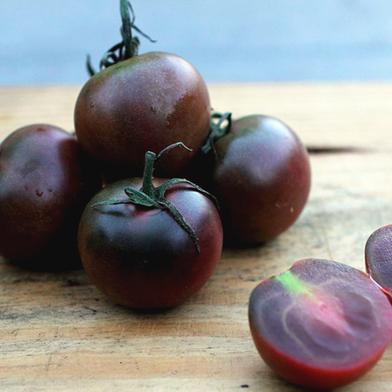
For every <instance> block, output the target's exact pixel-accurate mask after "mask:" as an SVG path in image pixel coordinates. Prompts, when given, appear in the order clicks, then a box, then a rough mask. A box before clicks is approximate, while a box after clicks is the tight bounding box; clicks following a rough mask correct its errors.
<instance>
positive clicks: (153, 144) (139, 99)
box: [75, 0, 210, 177]
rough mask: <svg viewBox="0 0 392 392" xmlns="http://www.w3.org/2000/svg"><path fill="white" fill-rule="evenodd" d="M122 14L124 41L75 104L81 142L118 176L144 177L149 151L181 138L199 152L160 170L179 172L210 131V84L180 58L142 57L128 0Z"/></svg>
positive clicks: (175, 157) (176, 157) (173, 158)
mask: <svg viewBox="0 0 392 392" xmlns="http://www.w3.org/2000/svg"><path fill="white" fill-rule="evenodd" d="M131 10H132V9H131ZM121 13H122V19H123V28H122V34H123V41H122V43H121V44H119V45H117V46H115V47H113V48H112V49H111V50H110V51H109V52H108V53H107V55H106V58H105V59H104V60H102V61H101V71H100V72H99V73H97V74H95V75H94V76H92V77H91V79H90V80H89V81H88V82H87V83H86V84H85V86H84V87H83V89H82V91H81V92H80V95H79V97H78V100H77V102H76V107H75V130H76V134H77V136H78V140H79V141H80V143H81V145H82V146H83V148H84V149H85V150H86V151H87V152H88V153H89V154H90V155H91V156H92V157H94V158H96V159H97V160H98V161H100V162H101V163H102V164H103V166H104V167H105V169H106V170H107V171H109V173H110V172H111V171H114V172H116V173H117V177H123V176H124V175H125V174H126V175H127V176H129V175H130V174H132V175H141V174H142V171H143V165H144V154H145V152H146V151H147V150H150V151H153V152H156V153H158V152H159V151H161V150H162V149H163V148H164V147H166V146H168V145H170V144H173V143H175V142H178V141H182V142H184V143H185V144H186V145H187V146H189V147H190V148H192V150H193V152H192V153H185V152H178V153H176V154H170V155H167V156H166V157H165V158H164V159H162V161H161V162H160V164H159V166H158V167H157V169H158V170H159V172H160V173H162V174H163V175H169V176H173V175H178V174H179V173H181V172H183V171H184V170H185V168H186V167H187V166H188V165H189V163H190V161H191V160H192V158H193V157H194V155H195V154H196V153H197V151H198V150H199V149H200V147H201V146H202V144H203V142H204V140H205V138H206V137H207V134H208V130H209V117H210V99H209V94H208V90H207V86H206V84H205V82H204V80H203V78H202V77H201V75H200V74H199V73H198V72H197V70H196V69H195V68H194V67H193V66H192V65H191V64H189V63H188V62H187V61H186V60H184V59H183V58H181V57H179V56H176V55H174V54H169V53H164V52H150V53H145V54H141V55H138V47H139V40H138V38H137V37H133V36H132V29H136V30H137V31H138V32H139V33H140V30H139V29H138V28H137V27H136V26H135V25H134V16H133V17H132V19H131V18H130V14H129V9H128V2H127V0H121ZM132 15H134V14H133V11H132ZM143 35H144V34H143ZM144 36H145V35H144ZM90 69H91V66H90ZM91 73H93V70H92V69H91ZM119 173H121V174H120V175H119ZM114 177H116V176H114Z"/></svg>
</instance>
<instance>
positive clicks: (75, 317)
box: [0, 84, 392, 392]
mask: <svg viewBox="0 0 392 392" xmlns="http://www.w3.org/2000/svg"><path fill="white" fill-rule="evenodd" d="M77 91H78V89H77V88H71V87H64V88H56V87H53V88H8V89H5V88H2V89H0V138H3V137H4V136H5V135H7V134H8V133H9V132H11V131H12V130H14V129H15V128H17V127H19V126H22V125H25V124H28V123H34V122H50V123H55V124H57V125H60V126H64V127H67V128H68V129H72V111H73V104H74V101H75V97H76V95H77ZM211 95H212V99H213V104H214V107H215V108H216V109H220V110H232V111H233V112H234V114H235V115H236V116H239V115H243V114H247V113H266V114H272V115H275V116H278V117H280V118H282V119H283V120H284V121H286V122H287V123H288V124H290V125H291V126H292V127H293V128H294V129H296V130H297V132H298V134H299V135H300V136H301V138H302V139H303V140H304V141H305V142H306V144H307V145H311V146H312V147H313V148H314V149H315V150H316V151H317V152H318V153H317V154H313V155H312V166H313V189H312V193H311V197H310V202H309V204H308V206H307V208H306V210H305V212H304V213H303V215H302V216H301V217H300V219H299V221H298V222H297V223H296V224H295V225H294V226H293V227H292V228H291V229H290V230H289V231H287V232H286V233H285V234H283V235H282V236H280V237H279V238H278V239H277V240H275V241H273V242H272V243H270V244H268V245H266V246H263V247H259V248H254V249H246V250H230V251H225V253H224V255H223V258H222V261H221V262H220V264H219V266H218V268H217V270H216V273H215V274H214V276H213V277H212V278H211V280H210V281H209V282H208V283H207V285H206V286H205V288H204V289H203V290H201V291H200V292H199V293H198V294H197V295H196V296H194V297H193V298H192V299H191V300H190V301H189V302H188V303H186V304H185V305H183V306H182V307H180V308H178V309H175V310H173V311H171V312H167V313H165V314H156V315H140V314H135V313H132V312H130V311H128V310H126V309H123V308H120V307H118V306H113V305H112V304H111V303H110V302H109V301H108V300H107V299H106V298H105V297H103V295H101V294H100V293H99V292H98V291H97V290H96V289H95V288H94V287H93V286H91V285H90V284H89V283H88V280H87V278H86V276H85V275H84V274H83V273H82V272H73V273H67V274H38V273H29V272H26V271H23V270H19V269H17V268H15V267H12V266H10V265H8V264H6V263H4V262H0V390H1V391H12V392H16V391H18V392H19V391H29V392H30V391H87V392H90V391H105V392H106V391H150V390H154V391H241V390H244V391H245V390H246V391H248V390H250V391H263V392H268V391H281V392H286V391H287V392H288V391H298V390H299V389H297V388H295V387H292V386H289V385H287V384H285V383H284V382H282V381H280V380H279V379H278V378H277V377H275V376H274V375H273V374H272V372H271V371H270V370H269V369H268V368H267V367H266V366H265V364H264V363H263V362H262V360H261V359H260V358H259V356H258V354H257V352H256V350H255V348H254V346H253V343H252V341H251V338H250V334H249V329H248V322H247V302H248V296H249V293H250V291H251V289H252V288H253V287H254V286H255V285H256V284H257V282H259V281H260V280H261V279H263V278H266V277H268V276H270V275H272V274H275V273H279V272H280V271H282V270H283V269H285V268H287V267H289V266H290V265H291V264H292V262H294V261H295V260H297V259H300V258H304V257H324V258H332V259H335V260H337V261H342V262H346V263H348V264H350V265H352V266H355V267H358V268H360V269H363V268H364V261H363V259H364V257H363V248H364V245H365V241H366V239H367V237H368V236H369V235H370V233H371V232H372V231H373V230H375V229H376V228H377V227H379V226H381V225H384V224H387V223H391V222H392V151H391V149H392V138H391V132H392V103H391V102H392V101H391V97H392V85H382V84H381V85H368V84H365V85H344V84H341V85H237V86H216V85H214V86H211ZM342 147H344V148H346V150H343V151H340V150H339V149H341V148H342ZM2 230H6V228H3V227H0V231H2ZM0 235H1V234H0ZM391 383H392V349H390V350H388V351H387V352H386V354H385V356H384V358H383V359H382V360H381V361H380V362H379V364H378V365H377V366H376V367H375V368H374V369H373V370H372V371H371V372H370V373H368V374H367V375H366V376H365V377H363V378H362V379H361V380H360V381H358V382H356V383H354V384H352V385H350V386H348V387H346V388H343V389H342V390H343V391H346V392H348V391H350V392H354V391H355V392H365V391H366V392H369V391H370V392H372V391H377V392H384V391H385V392H386V391H391V388H392V387H391V385H392V384H391Z"/></svg>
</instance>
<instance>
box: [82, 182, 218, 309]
mask: <svg viewBox="0 0 392 392" xmlns="http://www.w3.org/2000/svg"><path fill="white" fill-rule="evenodd" d="M161 182H162V181H157V180H155V181H154V184H155V185H157V184H160V183H161ZM141 185H142V182H141V179H133V180H123V181H119V182H116V183H113V184H111V185H108V186H107V187H106V188H104V189H103V190H102V191H101V192H100V193H99V194H98V195H96V196H95V197H94V198H93V199H92V200H91V202H90V203H89V204H88V205H87V207H86V209H85V211H84V214H83V217H82V219H81V222H80V227H79V251H80V255H81V259H82V262H83V266H84V268H85V270H86V272H87V274H88V275H89V277H90V278H91V280H92V282H93V283H94V284H95V285H96V286H97V287H98V289H100V290H101V291H102V292H104V293H105V294H106V295H107V296H108V297H110V298H111V300H112V301H114V302H115V303H118V304H121V305H125V306H128V307H130V308H133V309H142V310H153V309H164V308H171V307H174V306H177V305H179V304H181V303H182V302H184V301H185V300H186V299H187V298H188V297H189V296H191V295H192V294H194V293H195V292H196V291H198V290H199V289H200V288H201V287H202V286H203V285H204V283H205V282H206V281H207V279H208V278H209V277H210V275H211V274H212V272H213V270H214V267H215V265H216V264H217V262H218V261H219V259H220V256H221V251H222V225H221V221H220V217H219V214H218V212H217V210H216V207H215V205H214V203H213V202H212V201H211V200H210V199H209V198H208V197H207V196H205V195H203V194H201V193H200V192H198V191H196V190H195V189H193V188H192V187H190V186H188V185H177V186H173V187H171V188H169V189H168V191H167V192H166V199H167V200H168V201H169V202H170V203H171V204H172V205H174V206H175V207H176V208H177V210H178V211H179V212H180V213H181V215H182V217H183V219H184V220H186V221H187V222H188V224H189V226H190V227H192V229H193V230H194V233H195V236H196V237H197V238H198V244H199V251H198V250H197V249H196V248H195V243H194V242H193V241H192V238H191V237H190V235H189V233H187V232H186V231H185V230H184V229H183V228H182V227H181V226H180V225H179V223H178V222H177V221H176V220H175V219H173V217H172V216H171V215H170V214H169V213H168V212H167V211H166V210H162V209H159V208H146V207H142V206H138V205H134V204H132V203H127V204H126V203H120V204H113V205H111V204H108V205H101V203H105V202H108V201H109V203H110V200H114V201H115V200H120V201H121V200H124V198H126V195H125V193H124V189H126V188H129V187H130V188H132V189H135V190H138V189H140V188H141Z"/></svg>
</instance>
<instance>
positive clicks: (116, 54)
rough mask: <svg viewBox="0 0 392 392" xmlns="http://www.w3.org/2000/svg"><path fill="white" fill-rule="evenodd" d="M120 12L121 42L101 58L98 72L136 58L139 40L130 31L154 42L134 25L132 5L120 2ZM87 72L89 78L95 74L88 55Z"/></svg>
mask: <svg viewBox="0 0 392 392" xmlns="http://www.w3.org/2000/svg"><path fill="white" fill-rule="evenodd" d="M120 12H121V19H122V26H121V30H120V32H121V36H122V41H121V42H119V43H118V44H116V45H114V46H112V47H111V48H110V49H109V50H108V51H107V52H106V53H105V54H104V56H103V57H102V59H101V61H100V63H99V70H100V71H102V70H103V69H105V68H108V67H111V66H112V65H115V64H117V63H119V62H120V61H124V60H127V59H130V58H131V57H134V56H137V55H138V53H139V46H140V39H139V37H137V36H133V34H132V31H133V30H135V31H136V32H137V33H139V34H140V35H141V36H143V37H144V38H146V39H147V40H149V41H150V42H152V43H155V42H156V41H155V40H154V39H152V38H151V37H150V36H148V35H147V34H146V33H144V32H143V31H142V30H140V29H139V28H138V27H137V26H136V25H135V20H136V16H135V12H134V10H133V7H132V4H131V3H130V2H129V1H128V0H120ZM86 66H87V71H88V73H89V75H90V76H94V75H95V74H96V73H97V72H96V70H95V69H94V67H93V65H92V64H91V57H90V55H88V56H87V63H86Z"/></svg>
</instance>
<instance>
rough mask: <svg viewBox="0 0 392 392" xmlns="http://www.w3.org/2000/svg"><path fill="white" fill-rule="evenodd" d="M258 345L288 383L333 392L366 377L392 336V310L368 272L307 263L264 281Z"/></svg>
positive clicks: (257, 313)
mask: <svg viewBox="0 0 392 392" xmlns="http://www.w3.org/2000/svg"><path fill="white" fill-rule="evenodd" d="M249 322H250V328H251V332H252V336H253V339H254V342H255V345H256V347H257V349H258V351H259V353H260V355H261V357H262V358H263V359H264V360H265V362H266V363H267V364H268V365H269V366H270V367H271V368H272V369H273V370H274V371H275V372H276V373H277V374H279V375H280V376H281V377H282V378H284V379H285V380H287V381H290V382H292V383H294V384H297V385H300V386H302V387H306V388H310V389H312V390H330V389H333V388H337V387H340V386H342V385H345V384H348V383H350V382H352V381H354V380H356V379H357V378H359V377H360V376H362V375H363V374H364V373H366V372H367V371H368V370H369V369H370V368H371V367H372V366H373V365H374V364H375V363H376V362H377V361H378V360H379V359H380V357H381V356H382V354H383V352H384V350H385V349H386V348H387V347H388V345H389V343H390V342H391V338H392V308H391V306H390V304H389V302H388V299H387V297H386V296H385V295H384V294H383V293H382V291H381V290H380V289H379V288H378V287H377V285H375V284H374V283H373V282H372V280H371V279H370V278H369V277H368V276H367V275H366V274H364V273H363V272H361V271H358V270H357V269H355V268H352V267H349V266H347V265H344V264H340V263H337V262H334V261H329V260H317V259H308V260H301V261H299V262H297V263H295V264H294V265H293V267H291V268H290V270H289V271H286V272H284V273H282V274H280V275H278V276H274V277H272V278H270V279H267V280H265V281H263V282H261V283H260V284H259V285H258V286H257V287H256V288H255V289H254V290H253V292H252V295H251V298H250V302H249Z"/></svg>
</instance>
